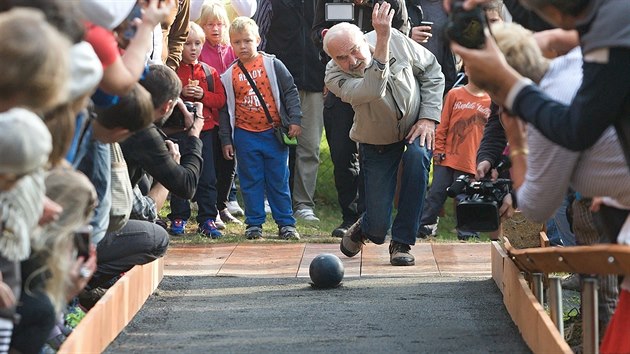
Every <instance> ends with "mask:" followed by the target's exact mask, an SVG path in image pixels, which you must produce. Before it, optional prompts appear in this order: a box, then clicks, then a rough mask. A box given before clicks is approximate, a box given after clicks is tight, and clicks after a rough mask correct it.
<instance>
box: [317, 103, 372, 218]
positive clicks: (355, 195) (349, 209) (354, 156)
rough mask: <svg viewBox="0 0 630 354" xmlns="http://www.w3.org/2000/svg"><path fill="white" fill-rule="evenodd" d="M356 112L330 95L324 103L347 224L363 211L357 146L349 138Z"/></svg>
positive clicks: (331, 155)
mask: <svg viewBox="0 0 630 354" xmlns="http://www.w3.org/2000/svg"><path fill="white" fill-rule="evenodd" d="M353 121H354V110H353V109H352V106H351V105H349V104H348V103H345V102H342V101H341V99H340V98H339V97H337V96H335V95H333V94H332V92H328V94H327V95H326V99H325V100H324V129H325V131H326V140H327V141H328V147H329V148H330V157H331V159H332V163H333V168H334V175H335V188H336V189H337V199H338V201H339V206H340V207H341V214H342V218H343V221H344V222H345V223H354V222H355V221H356V220H357V219H358V218H359V215H361V213H362V212H363V210H364V206H363V191H362V189H363V187H362V186H361V185H362V184H363V182H362V176H361V174H360V173H359V172H360V169H359V156H358V150H357V143H356V142H354V141H352V140H351V139H350V136H349V134H350V128H351V127H352V123H353Z"/></svg>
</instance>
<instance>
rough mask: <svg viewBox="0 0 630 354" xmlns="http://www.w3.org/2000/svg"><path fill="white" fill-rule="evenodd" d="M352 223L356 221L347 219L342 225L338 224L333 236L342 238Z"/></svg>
mask: <svg viewBox="0 0 630 354" xmlns="http://www.w3.org/2000/svg"><path fill="white" fill-rule="evenodd" d="M352 224H354V223H353V222H347V221H344V222H342V223H341V225H339V226H337V228H336V229H334V230H333V232H332V236H333V237H339V238H342V237H343V236H344V235H345V234H346V232H348V229H349V228H350V227H351V226H352Z"/></svg>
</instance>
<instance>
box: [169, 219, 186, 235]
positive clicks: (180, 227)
mask: <svg viewBox="0 0 630 354" xmlns="http://www.w3.org/2000/svg"><path fill="white" fill-rule="evenodd" d="M185 227H186V220H184V219H175V220H173V221H172V222H171V229H170V230H169V232H170V233H171V235H181V234H183V233H184V228H185Z"/></svg>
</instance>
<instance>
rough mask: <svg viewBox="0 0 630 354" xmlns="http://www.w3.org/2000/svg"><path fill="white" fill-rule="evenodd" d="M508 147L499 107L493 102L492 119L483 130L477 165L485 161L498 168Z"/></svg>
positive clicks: (490, 118)
mask: <svg viewBox="0 0 630 354" xmlns="http://www.w3.org/2000/svg"><path fill="white" fill-rule="evenodd" d="M506 146H507V138H506V137H505V130H503V126H502V125H501V120H500V119H499V107H498V106H497V105H496V104H495V103H494V102H492V105H491V106H490V117H489V118H488V122H487V123H486V126H485V127H484V129H483V138H481V144H480V145H479V150H477V165H478V164H479V163H480V162H481V161H484V160H485V161H488V162H490V164H491V165H492V167H496V165H497V164H498V163H499V161H500V160H501V155H502V154H503V150H505V147H506Z"/></svg>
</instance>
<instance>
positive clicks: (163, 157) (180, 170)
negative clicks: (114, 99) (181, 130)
mask: <svg viewBox="0 0 630 354" xmlns="http://www.w3.org/2000/svg"><path fill="white" fill-rule="evenodd" d="M140 84H141V85H142V86H143V87H144V88H145V89H146V90H147V91H149V93H151V96H152V100H153V106H154V114H153V118H154V123H153V124H151V125H150V126H149V127H148V128H145V129H143V130H141V131H139V132H137V133H135V134H134V135H132V136H131V137H129V138H128V139H126V140H125V141H123V142H122V143H121V144H120V147H121V148H122V151H123V154H124V155H125V161H126V162H127V166H128V169H129V177H130V178H131V184H132V185H136V184H137V183H138V181H140V179H141V178H142V175H143V174H144V173H147V174H148V175H150V176H151V177H153V179H154V180H155V181H157V182H159V183H160V184H162V185H163V186H164V187H165V188H166V189H168V190H169V191H170V192H171V193H173V194H175V195H177V196H179V197H181V198H185V199H189V198H192V197H193V195H194V194H195V190H196V188H197V183H198V181H199V176H200V173H201V166H202V163H203V159H202V157H201V145H202V144H201V140H199V134H200V132H201V129H202V127H203V124H204V120H203V119H194V118H193V115H192V114H191V113H190V112H188V109H187V108H186V107H185V105H184V104H183V103H182V102H181V101H179V100H178V97H179V93H180V92H181V87H182V86H181V81H180V80H179V78H178V77H177V75H176V74H175V72H173V71H172V70H170V69H169V68H168V67H166V66H164V65H151V66H150V67H149V72H148V73H147V74H146V76H145V78H144V80H141V81H140ZM174 109H178V110H179V111H180V112H182V113H183V115H184V124H185V127H186V130H187V134H188V135H187V139H186V141H185V143H186V144H187V145H188V148H189V149H188V150H187V152H186V153H184V154H183V155H181V157H180V161H177V160H176V159H175V158H174V155H179V152H178V151H177V152H175V151H174V150H173V145H171V144H166V143H165V141H164V137H163V135H162V134H161V133H160V130H159V128H158V126H157V125H162V123H163V122H164V121H165V120H166V119H168V118H169V117H170V116H171V114H172V112H173V110H174ZM198 110H199V111H201V109H200V108H198ZM167 146H169V147H171V150H169V149H168V148H167Z"/></svg>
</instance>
